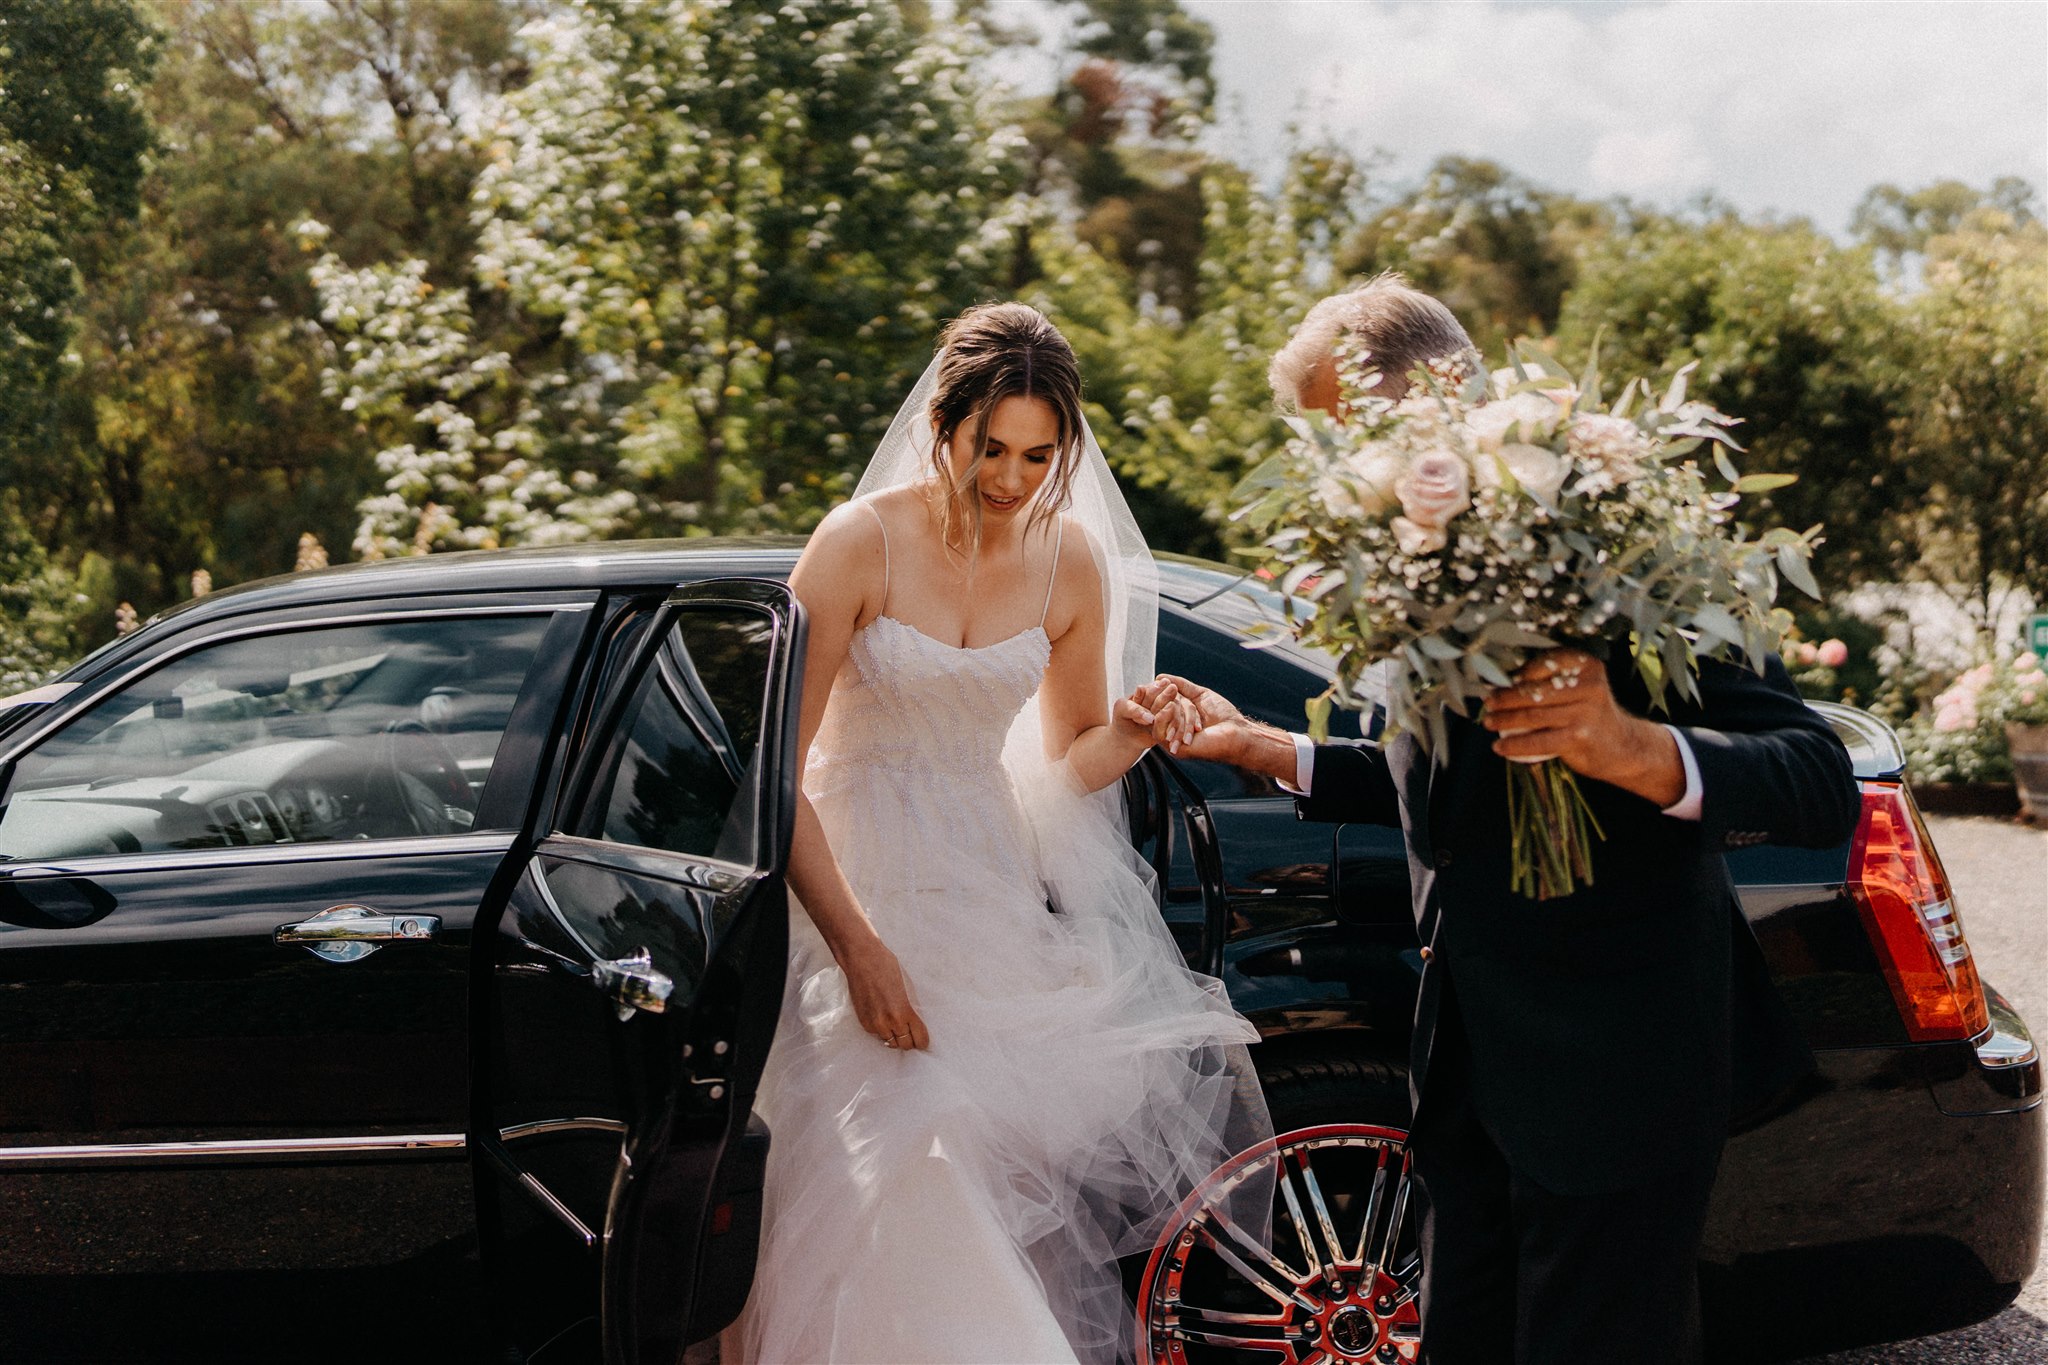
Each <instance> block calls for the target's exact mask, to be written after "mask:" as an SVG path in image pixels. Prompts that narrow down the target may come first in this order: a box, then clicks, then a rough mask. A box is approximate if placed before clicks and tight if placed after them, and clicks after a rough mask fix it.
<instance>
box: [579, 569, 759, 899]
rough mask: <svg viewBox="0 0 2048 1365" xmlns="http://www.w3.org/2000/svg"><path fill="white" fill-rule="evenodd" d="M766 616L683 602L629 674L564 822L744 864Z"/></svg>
mask: <svg viewBox="0 0 2048 1365" xmlns="http://www.w3.org/2000/svg"><path fill="white" fill-rule="evenodd" d="M774 632H775V624H774V621H773V620H772V619H771V618H770V617H768V616H766V615H763V614H761V613H758V612H753V611H746V610H741V609H733V608H716V609H713V608H691V609H688V610H685V611H683V612H681V613H680V614H679V615H678V616H677V618H676V621H675V623H674V624H673V625H672V626H671V627H669V630H668V635H667V638H666V639H664V640H663V641H662V643H661V646H660V647H659V648H658V649H657V650H656V651H655V652H654V655H653V657H652V658H651V659H650V660H649V661H648V664H647V666H646V667H645V668H644V669H643V670H642V671H641V673H640V675H639V677H638V678H637V679H636V680H635V681H634V684H633V692H632V695H631V696H630V697H629V698H628V699H627V702H626V705H625V708H624V710H623V711H621V712H620V715H619V720H618V723H617V725H616V726H615V727H614V732H613V737H612V739H611V740H610V742H609V743H608V745H607V747H606V749H605V750H604V751H603V752H604V755H605V756H604V758H603V760H602V763H603V766H602V768H601V769H600V771H599V774H598V776H597V779H596V780H595V781H594V782H593V784H592V786H591V791H590V795H589V797H588V799H587V800H586V801H585V803H584V807H583V809H582V811H581V812H580V814H579V815H578V817H577V818H576V819H574V820H572V822H571V825H570V828H569V833H571V834H575V835H579V836H581V837H583V838H587V839H602V840H606V841H609V842H612V843H621V844H632V845H635V846H637V847H640V848H651V849H658V850H661V851H663V852H668V853H684V854H691V855H694V856H700V857H714V858H718V859H721V860H723V861H726V862H732V863H740V864H747V865H751V863H752V862H753V859H754V809H755V806H754V769H755V765H756V762H757V760H758V757H759V749H760V743H761V710H762V706H763V704H764V702H765V699H766V696H767V687H768V667H769V659H770V648H771V646H772V644H773V641H774Z"/></svg>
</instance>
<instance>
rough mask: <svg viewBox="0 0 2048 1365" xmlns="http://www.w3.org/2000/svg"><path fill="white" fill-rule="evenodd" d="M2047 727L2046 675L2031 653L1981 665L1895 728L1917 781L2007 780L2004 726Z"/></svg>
mask: <svg viewBox="0 0 2048 1365" xmlns="http://www.w3.org/2000/svg"><path fill="white" fill-rule="evenodd" d="M2008 723H2011V724H2015V725H2048V673H2044V672H2043V671H2042V668H2041V661H2040V660H2039V659H2037V658H2035V657H2034V655H2033V654H2032V653H2026V654H2021V655H2019V656H2017V657H2015V658H2013V659H2011V660H2002V659H2001V660H1995V661H1987V662H1985V663H1980V664H1978V665H1977V666H1976V667H1974V668H1972V669H1970V670H1969V671H1967V672H1966V673H1964V674H1963V675H1962V676H1960V677H1958V678H1957V679H1956V680H1955V681H1954V682H1953V683H1951V684H1949V686H1948V688H1947V689H1946V690H1945V691H1943V692H1941V693H1939V694H1938V695H1937V696H1936V697H1935V698H1934V703H1933V706H1932V708H1931V709H1930V710H1929V711H1923V712H1921V713H1919V714H1918V715H1915V716H1914V717H1913V718H1912V719H1911V720H1910V721H1908V722H1907V723H1906V724H1905V725H1903V726H1901V727H1900V728H1899V739H1900V741H1901V742H1902V743H1903V744H1904V745H1905V747H1906V759H1907V769H1908V771H1909V772H1911V773H1912V775H1913V779H1914V780H1915V781H1917V782H2010V781H2012V775H2013V774H2012V754H2011V752H2010V749H2009V746H2008V744H2007V741H2006V735H2005V727H2006V725H2007V724H2008Z"/></svg>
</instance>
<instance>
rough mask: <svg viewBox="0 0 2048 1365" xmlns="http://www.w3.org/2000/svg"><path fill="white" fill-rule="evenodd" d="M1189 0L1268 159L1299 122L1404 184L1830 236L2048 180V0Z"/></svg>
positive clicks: (1260, 158) (1227, 96)
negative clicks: (1944, 193) (1909, 196)
mask: <svg viewBox="0 0 2048 1365" xmlns="http://www.w3.org/2000/svg"><path fill="white" fill-rule="evenodd" d="M1187 3H1188V6H1189V8H1190V9H1191V10H1193V11H1194V12H1196V13H1198V14H1200V15H1201V16H1202V17H1204V18H1206V19H1208V20H1209V21H1210V22H1211V23H1212V24H1214V25H1215V27H1216V30H1217V48H1216V59H1217V60H1216V65H1217V76H1218V82H1219V85H1220V86H1221V89H1222V94H1223V98H1224V106H1223V107H1224V113H1225V120H1226V127H1225V130H1224V133H1223V134H1222V142H1223V145H1224V147H1225V149H1226V150H1230V151H1233V152H1235V153H1236V154H1238V155H1241V156H1244V157H1246V158H1248V159H1251V160H1254V161H1256V162H1258V163H1260V164H1263V165H1267V166H1270V165H1271V164H1272V161H1273V158H1274V157H1276V156H1277V154H1278V152H1279V150H1280V148H1281V146H1282V145H1283V143H1284V139H1285V129H1286V127H1287V126H1288V125H1289V124H1290V123H1298V124H1300V125H1302V126H1303V127H1305V128H1307V129H1309V130H1311V131H1315V130H1327V131H1329V132H1331V133H1333V134H1335V135H1337V136H1339V137H1340V138H1342V139H1343V140H1344V141H1346V142H1348V143H1350V144H1351V145H1352V146H1353V147H1355V148H1356V149H1357V150H1360V151H1365V150H1368V149H1371V148H1373V147H1380V148H1384V149H1386V150H1387V151H1388V152H1390V153H1392V154H1393V156H1394V162H1393V165H1392V166H1391V167H1390V168H1389V169H1390V171H1391V172H1392V173H1393V174H1396V175H1401V176H1412V175H1414V174H1415V173H1417V172H1419V171H1421V170H1422V169H1423V168H1424V167H1426V166H1427V165H1428V164H1429V163H1430V162H1431V161H1433V160H1435V159H1436V158H1437V157H1438V156H1441V155H1445V154H1448V153H1459V154H1464V155H1472V156H1483V157H1489V158H1492V159H1494V160H1497V161H1500V162H1502V163H1503V164H1505V165H1506V166H1508V167H1509V168H1510V169H1512V170H1515V171H1518V172H1520V173H1521V174H1523V175H1525V176H1527V177H1529V178H1530V179H1533V180H1535V181H1537V182H1538V183H1541V184H1546V185H1550V186H1553V187H1556V188H1558V189H1563V190H1570V191H1574V192H1577V193H1582V194H1591V195H1608V194H1627V195H1631V196H1634V197H1637V198H1642V199H1647V200H1649V201H1651V202H1653V203H1659V204H1670V203H1674V202H1677V201H1678V200H1681V199H1683V198H1686V197H1688V196H1690V195H1691V194H1693V193H1696V192H1699V191H1702V190H1711V191H1713V192H1715V193H1717V194H1719V195H1720V196H1722V197H1723V198H1726V199H1728V200H1731V201H1732V202H1734V203H1735V204H1737V205H1738V206H1740V207H1742V208H1743V209H1745V210H1749V211H1753V212H1755V211H1766V210H1768V211H1774V212H1778V213H1783V214H1803V215H1806V216H1808V217H1811V218H1813V219H1814V220H1815V221H1816V222H1817V223H1819V224H1820V225H1821V226H1823V227H1826V228H1830V229H1840V228H1842V227H1844V226H1846V224H1847V222H1848V220H1849V216H1850V213H1851V212H1852V211H1853V209H1854V207H1855V205H1856V203H1857V201H1858V200H1859V199H1861V198H1862V196H1863V193H1864V191H1866V190H1867V189H1869V188H1870V186H1872V185H1874V184H1877V183H1880V182H1886V181H1889V182H1892V183H1895V184H1900V185H1906V186H1915V185H1921V184H1925V183H1927V182H1929V181H1932V180H1936V179H1941V178H1944V177H1954V178H1957V179H1962V180H1967V181H1970V182H1972V183H1977V184H1982V183H1985V182H1987V181H1989V180H1990V179H1992V178H1993V177H1995V176H1999V175H2023V176H2026V177H2027V178H2028V179H2030V180H2032V181H2033V182H2034V183H2035V184H2036V185H2037V186H2041V185H2043V184H2044V182H2048V5H2044V4H2041V3H2038V0H2035V2H2033V3H1989V2H1984V3H1974V2H1972V0H1937V2H1936V3H1861V2H1857V0H1841V2H1826V0H1735V2H1733V3H1671V4H1563V3H1546V4H1502V3H1435V4H1429V3H1399V2H1397V0H1323V2H1321V3H1315V2H1313V0H1187Z"/></svg>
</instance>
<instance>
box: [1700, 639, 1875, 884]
mask: <svg viewBox="0 0 2048 1365" xmlns="http://www.w3.org/2000/svg"><path fill="white" fill-rule="evenodd" d="M1699 682H1700V700H1701V703H1702V705H1701V708H1700V710H1699V712H1698V713H1697V716H1698V721H1697V723H1695V724H1686V723H1684V722H1683V721H1681V722H1680V723H1679V724H1678V728H1679V730H1680V731H1681V732H1682V733H1683V734H1684V735H1685V737H1686V739H1687V740H1688V741H1689V742H1690V743H1691V745H1692V752H1693V757H1694V758H1695V759H1696V760H1697V761H1698V763H1699V768H1700V797H1701V806H1700V834H1701V837H1702V838H1704V839H1705V840H1706V841H1707V846H1708V847H1710V848H1723V849H1728V848H1743V847H1746V846H1748V845H1750V844H1761V843H1774V844H1794V845H1799V846H1801V847H1805V848H1829V847H1832V846H1834V845H1836V844H1839V843H1843V842H1845V841H1846V840H1847V839H1848V838H1849V836H1850V834H1852V833H1853V832H1854V831H1855V828H1856V821H1857V818H1858V815H1859V814H1860V805H1861V801H1860V797H1859V795H1858V792H1857V787H1856V779H1855V776H1854V773H1853V771H1852V769H1851V767H1850V763H1849V753H1848V750H1847V749H1845V748H1843V747H1842V741H1841V740H1840V739H1839V738H1837V737H1836V735H1835V732H1834V730H1833V728H1832V727H1830V726H1829V725H1828V723H1827V722H1826V721H1825V720H1823V719H1821V717H1820V716H1819V715H1817V714H1816V713H1815V712H1813V711H1812V710H1810V709H1809V708H1808V707H1807V705H1806V703H1805V701H1803V700H1802V699H1801V698H1800V696H1799V691H1798V689H1797V688H1795V687H1794V686H1793V685H1792V679H1791V676H1790V675H1789V674H1787V673H1786V672H1785V665H1784V664H1783V663H1781V662H1779V660H1778V657H1777V656H1776V655H1775V654H1774V655H1772V656H1770V658H1769V659H1768V660H1767V661H1766V663H1765V666H1764V672H1763V675H1762V676H1761V677H1759V676H1758V675H1756V674H1755V673H1752V672H1750V671H1749V670H1748V669H1747V668H1744V667H1741V666H1740V665H1736V664H1729V663H1722V662H1720V661H1718V660H1711V659H1709V660H1703V661H1702V662H1701V664H1700V675H1699ZM1687 719H1690V717H1688V718H1687Z"/></svg>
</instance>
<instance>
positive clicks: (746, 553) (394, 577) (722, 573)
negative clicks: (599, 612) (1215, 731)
mask: <svg viewBox="0 0 2048 1365" xmlns="http://www.w3.org/2000/svg"><path fill="white" fill-rule="evenodd" d="M806 539H807V537H804V536H689V537H684V538H680V539H674V540H604V541H590V542H580V543H575V544H566V545H527V546H520V547H518V548H515V549H509V550H458V551H449V552H443V553H438V554H431V555H407V556H404V557H402V558H396V559H380V560H369V561H364V562H360V563H354V564H339V565H336V566H334V567H332V568H327V569H312V570H307V571H304V572H300V573H289V574H279V575H277V576H276V577H273V578H260V579H256V580H254V581H253V582H249V583H241V584H237V585H236V586H234V587H231V588H222V589H220V590H219V591H217V592H212V593H208V594H207V595H206V596H204V597H195V598H192V599H190V600H188V601H184V602H180V603H178V604H177V605H176V606H173V607H167V608H165V609H164V610H163V611H161V612H159V613H157V614H156V615H155V616H153V617H151V618H150V622H149V623H150V624H151V625H154V624H156V623H157V622H159V621H165V620H169V619H171V618H173V617H177V618H180V619H181V621H182V623H183V624H185V625H191V624H194V623H196V622H197V621H199V620H202V619H206V618H209V617H213V616H229V615H240V614H242V613H244V612H248V611H268V610H273V609H276V608H281V607H296V606H315V605H319V604H321V603H325V602H339V601H355V600H360V599H363V598H376V597H385V596H390V597H416V596H422V595H425V594H428V593H433V594H440V593H467V592H479V593H481V592H534V591H541V590H545V589H576V588H619V587H629V586H636V585H641V584H649V583H666V582H677V583H681V582H688V581H692V580H695V579H701V578H719V577H727V576H737V577H745V576H749V575H753V574H766V575H772V576H774V577H778V578H780V577H786V576H787V575H788V573H789V571H790V569H791V567H792V566H793V565H795V563H796V559H797V556H798V554H800V553H801V552H802V550H803V547H804V542H805V540H806ZM1157 558H1158V560H1159V567H1160V589H1161V592H1162V594H1163V595H1164V596H1165V597H1167V598H1168V599H1170V600H1173V601H1178V602H1183V603H1186V602H1194V601H1199V600H1200V599H1202V598H1204V597H1207V596H1210V595H1212V594H1213V593H1214V592H1215V591H1216V590H1217V589H1219V588H1221V587H1225V586H1228V585H1229V584H1230V583H1232V582H1235V581H1236V580H1238V579H1239V578H1241V577H1243V574H1242V572H1241V571H1239V570H1236V569H1232V568H1230V567H1229V566H1227V565H1223V564H1217V563H1215V562H1213V561H1210V560H1205V559H1196V558H1194V557H1192V556H1189V555H1177V554H1160V555H1158V556H1157Z"/></svg>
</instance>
